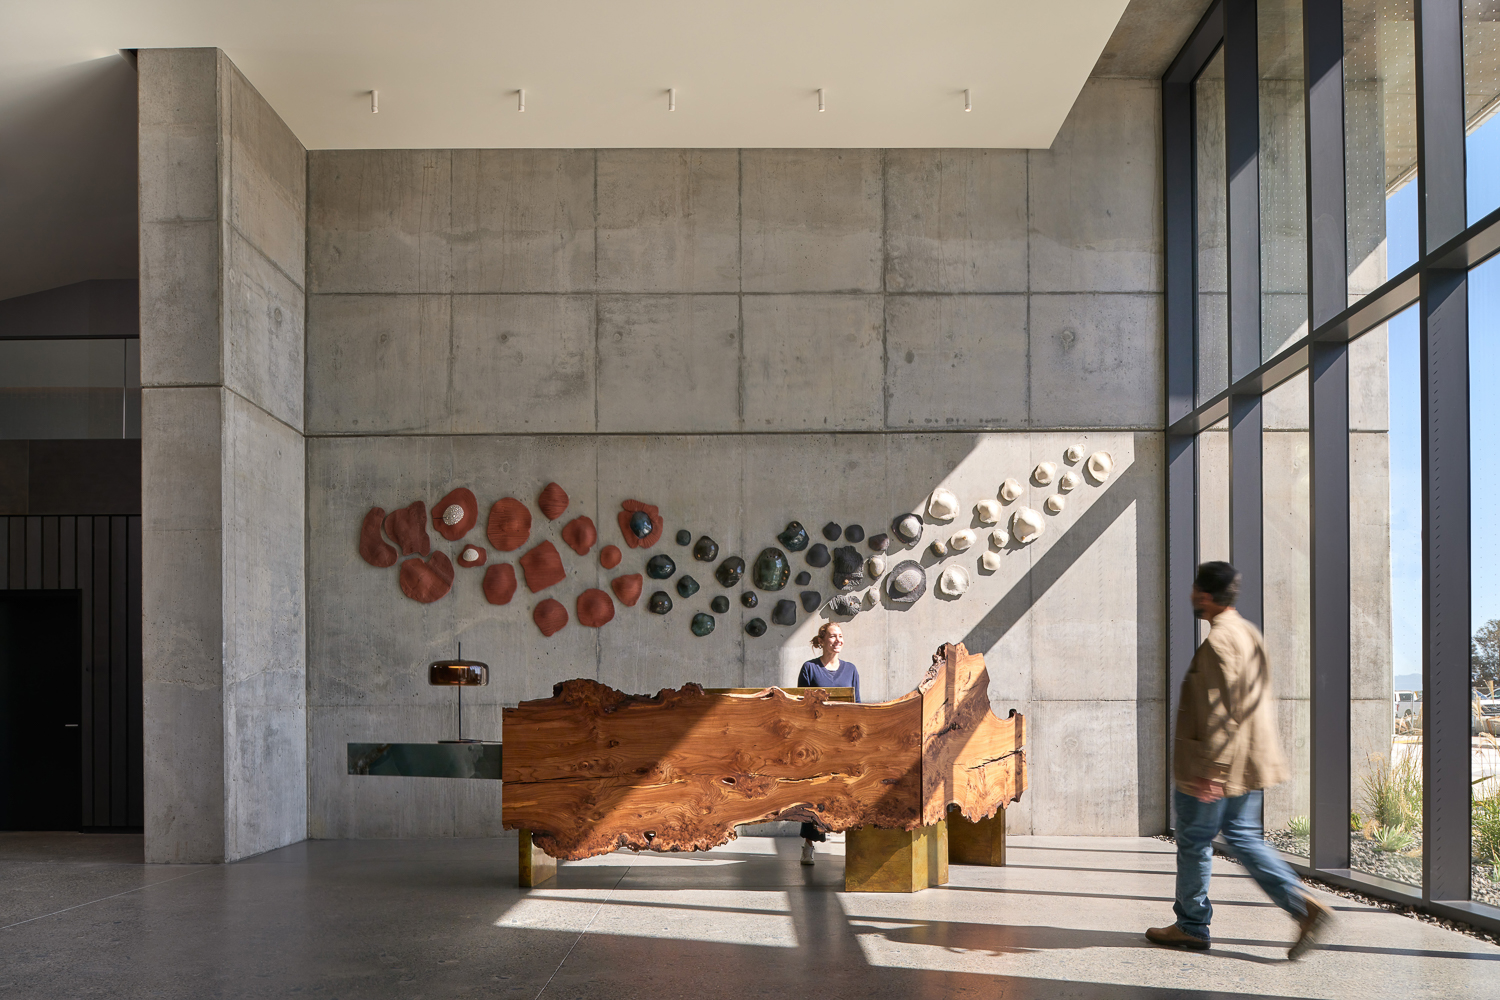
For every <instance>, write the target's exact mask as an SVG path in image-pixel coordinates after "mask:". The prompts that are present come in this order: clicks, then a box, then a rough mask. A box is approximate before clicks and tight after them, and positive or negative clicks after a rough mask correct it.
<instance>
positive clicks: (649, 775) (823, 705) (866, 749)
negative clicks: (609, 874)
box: [501, 647, 1025, 860]
mask: <svg viewBox="0 0 1500 1000" xmlns="http://www.w3.org/2000/svg"><path fill="white" fill-rule="evenodd" d="M957 649H959V650H961V649H962V647H957ZM967 656H968V654H967V653H963V654H962V656H956V657H955V656H950V662H948V663H941V664H938V665H937V666H935V667H934V669H933V670H932V671H930V672H929V677H928V678H927V679H926V680H925V681H924V685H923V687H921V688H918V690H916V691H913V692H910V693H909V694H906V695H904V696H902V697H900V698H897V699H895V700H894V701H889V702H883V703H878V704H865V705H856V704H840V703H835V702H830V701H828V700H827V694H826V692H824V691H821V690H814V691H812V692H810V693H809V694H808V695H807V696H806V697H805V698H800V699H799V698H792V697H790V696H788V695H787V694H786V693H785V692H783V691H781V690H780V689H778V688H768V689H766V690H764V691H759V692H756V693H755V694H751V695H710V694H706V693H705V692H704V691H703V689H702V688H701V687H699V686H698V685H696V684H688V685H685V686H684V687H683V688H682V689H681V690H671V689H668V690H665V691H662V692H660V693H658V694H657V695H656V696H655V697H651V696H646V695H627V694H623V693H621V692H619V691H616V690H614V689H613V688H610V687H607V686H605V685H603V684H600V683H598V682H597V681H593V680H587V679H580V680H571V681H566V682H564V683H562V684H558V685H557V686H556V687H554V688H553V695H552V697H551V698H548V699H545V700H541V701H528V702H522V703H521V704H520V705H519V706H517V707H516V708H511V709H506V710H505V711H504V733H505V759H504V761H503V765H502V778H503V780H504V781H505V796H504V799H503V802H502V806H501V813H502V815H501V818H502V822H503V824H504V826H505V827H506V829H517V828H522V827H524V828H526V829H529V830H532V831H533V832H534V836H535V839H536V844H537V846H539V847H540V848H542V850H544V851H546V852H547V853H548V854H550V855H551V856H553V857H555V858H560V859H563V860H577V859H580V858H587V857H593V856H595V855H599V854H606V853H608V852H610V851H613V850H615V849H617V848H620V847H629V848H632V849H635V850H646V849H650V850H656V851H691V850H708V849H709V848H712V847H717V846H719V845H721V844H724V843H727V842H728V841H730V840H732V839H733V838H734V835H735V834H734V828H735V827H736V826H738V825H740V824H742V823H759V822H766V821H769V820H776V819H782V820H800V821H813V820H816V821H817V822H818V823H820V824H821V825H822V826H824V827H825V828H827V829H829V830H833V831H841V830H850V829H853V828H855V827H859V826H878V827H885V828H891V829H902V830H915V829H917V828H918V827H921V826H923V825H931V824H925V822H924V820H923V806H924V791H923V789H924V786H925V784H926V783H925V782H924V772H925V771H926V770H927V769H928V768H929V767H936V768H938V769H939V771H940V772H941V773H944V774H948V775H950V776H951V775H952V774H953V773H955V770H956V769H958V770H960V771H961V772H962V773H964V774H965V780H964V781H962V782H953V781H951V780H949V781H946V782H945V781H941V780H940V781H938V782H937V783H936V786H935V788H936V791H935V793H934V794H942V792H943V789H944V788H946V787H948V786H949V785H951V786H952V787H953V788H954V790H955V794H958V795H963V796H966V798H965V799H963V800H962V801H960V802H959V805H961V806H962V807H963V808H964V809H965V813H966V814H969V813H972V814H975V815H977V816H988V815H993V814H994V812H995V810H996V809H998V808H1000V807H1001V806H1002V805H1004V804H1005V803H1006V802H1008V801H1010V800H1012V799H1014V798H1016V797H1017V796H1018V795H1019V794H1020V790H1021V788H1024V785H1025V763H1024V754H1023V752H1022V750H1021V748H1020V745H1019V742H1018V741H1017V740H1016V737H1015V734H1016V733H1017V732H1018V731H1019V730H1018V725H1019V722H1020V719H1021V717H1020V716H1018V715H1014V714H1013V715H1012V717H1011V718H1010V719H1007V720H1001V719H997V718H995V717H994V716H993V715H992V714H990V715H989V716H988V718H987V719H985V718H974V717H973V716H972V712H973V709H972V704H973V702H972V698H973V695H972V693H971V690H970V689H976V690H977V691H978V692H979V697H981V698H982V697H984V694H985V692H986V691H987V690H988V686H989V678H988V675H987V673H986V671H985V670H984V663H983V659H982V658H980V657H977V656H976V657H973V658H972V659H973V660H977V661H978V665H977V670H975V669H974V665H973V664H972V662H970V661H968V660H966V659H965V658H966V657H967ZM960 662H962V664H963V668H962V677H963V678H964V681H965V684H966V685H967V687H960V686H959V685H951V686H950V685H948V684H947V674H948V672H949V670H950V668H952V667H957V666H958V665H959V663H960ZM933 688H941V689H944V690H948V689H950V688H951V690H952V694H953V704H955V705H956V706H959V707H960V708H962V709H963V712H965V713H969V714H961V713H955V712H949V711H946V710H945V709H944V706H945V705H946V704H947V703H948V698H947V697H946V696H940V697H939V698H938V699H937V700H936V701H935V703H934V704H932V705H929V704H928V698H927V695H928V694H929V693H930V692H931V690H932V689H933ZM987 710H988V707H987V703H986V711H987ZM960 715H961V717H960ZM927 718H931V719H932V720H934V721H936V722H940V723H942V724H944V725H948V724H950V723H953V722H957V723H958V724H959V725H958V728H950V729H949V730H948V731H946V732H932V733H924V720H925V719H927ZM966 727H967V728H966ZM1001 733H1003V734H1004V735H1005V736H1007V737H1008V738H1009V742H1010V745H1011V749H1010V750H1009V751H1007V753H1006V755H1005V756H1002V757H998V758H995V759H986V760H980V759H979V758H978V757H976V756H975V755H973V754H970V753H968V752H967V751H966V750H965V748H964V746H963V742H964V740H965V739H967V738H970V737H972V736H980V737H982V739H983V740H984V743H983V746H984V750H985V753H989V752H990V751H992V750H993V749H994V748H995V747H996V746H998V745H999V742H1001V740H1000V734H1001ZM925 753H931V754H933V755H934V757H933V760H932V762H931V764H929V762H928V761H927V760H926V759H925V757H924V754H925ZM968 771H977V772H978V773H979V776H978V777H977V778H976V777H974V776H971V775H968V774H967V772H968ZM991 772H993V773H991ZM1017 775H1019V783H1016V780H1015V779H1016V776H1017ZM1007 776H1010V782H1011V783H1010V784H1007ZM976 794H982V795H984V796H985V798H984V799H983V800H976V799H972V798H969V797H970V796H973V795H976ZM941 818H942V817H941V815H940V816H939V819H941Z"/></svg>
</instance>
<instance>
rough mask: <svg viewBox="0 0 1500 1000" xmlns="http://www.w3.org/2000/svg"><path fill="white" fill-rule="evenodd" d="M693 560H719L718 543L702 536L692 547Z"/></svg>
mask: <svg viewBox="0 0 1500 1000" xmlns="http://www.w3.org/2000/svg"><path fill="white" fill-rule="evenodd" d="M693 558H694V559H696V560H698V561H699V562H713V561H714V560H715V559H717V558H719V543H718V542H716V541H714V540H713V539H712V538H709V537H708V536H707V535H704V536H703V537H702V538H700V539H698V544H697V545H694V546H693Z"/></svg>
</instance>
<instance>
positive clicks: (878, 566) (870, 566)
mask: <svg viewBox="0 0 1500 1000" xmlns="http://www.w3.org/2000/svg"><path fill="white" fill-rule="evenodd" d="M865 572H866V573H868V574H869V575H870V579H872V580H873V579H875V578H877V577H879V576H880V575H881V574H882V573H884V572H885V556H871V557H870V558H868V559H866V560H865Z"/></svg>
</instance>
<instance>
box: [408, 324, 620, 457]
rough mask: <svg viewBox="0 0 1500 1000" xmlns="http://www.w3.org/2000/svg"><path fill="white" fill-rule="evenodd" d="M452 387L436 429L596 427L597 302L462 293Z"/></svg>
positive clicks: (584, 429)
mask: <svg viewBox="0 0 1500 1000" xmlns="http://www.w3.org/2000/svg"><path fill="white" fill-rule="evenodd" d="M448 367H449V387H448V392H447V394H446V398H445V406H444V408H443V411H442V412H441V413H438V414H433V419H432V420H430V422H429V426H431V427H432V429H433V430H434V431H443V432H447V433H457V434H493V433H506V434H516V433H546V432H553V433H571V434H579V433H587V432H589V431H592V430H593V429H594V398H595V392H594V377H595V367H596V365H595V356H594V300H593V297H592V296H587V295H455V296H454V297H453V347H452V355H451V362H450V364H449V366H448Z"/></svg>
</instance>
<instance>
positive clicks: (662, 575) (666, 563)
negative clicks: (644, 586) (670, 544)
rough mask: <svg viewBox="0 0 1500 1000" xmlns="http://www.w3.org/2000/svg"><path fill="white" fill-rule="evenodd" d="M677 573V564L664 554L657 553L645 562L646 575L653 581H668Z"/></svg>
mask: <svg viewBox="0 0 1500 1000" xmlns="http://www.w3.org/2000/svg"><path fill="white" fill-rule="evenodd" d="M675 572H677V564H676V563H675V562H673V561H672V557H671V556H669V555H667V554H666V553H665V552H658V553H657V554H656V555H654V556H652V557H651V558H650V559H647V560H646V575H647V576H649V577H650V578H651V579H653V580H665V579H668V578H669V577H670V576H671V575H672V574H673V573H675Z"/></svg>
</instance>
